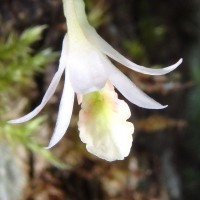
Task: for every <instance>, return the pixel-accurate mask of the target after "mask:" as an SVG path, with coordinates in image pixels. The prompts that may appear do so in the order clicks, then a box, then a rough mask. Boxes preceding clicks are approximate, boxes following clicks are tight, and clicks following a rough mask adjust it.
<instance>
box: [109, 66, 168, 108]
mask: <svg viewBox="0 0 200 200" xmlns="http://www.w3.org/2000/svg"><path fill="white" fill-rule="evenodd" d="M109 68H110V70H111V71H112V73H110V74H111V75H110V81H111V82H112V83H113V85H114V86H115V87H116V88H117V89H118V90H119V92H120V93H121V94H122V95H123V96H124V97H125V98H126V99H128V100H129V101H130V102H131V103H134V104H136V105H137V106H139V107H142V108H147V109H162V108H165V107H167V106H163V105H161V104H160V103H158V102H156V101H155V100H154V99H152V98H151V97H149V96H148V95H146V94H145V93H144V92H142V91H141V90H140V89H139V88H138V87H137V86H136V85H135V84H134V83H133V82H132V81H131V80H130V79H129V78H127V77H126V76H125V75H124V74H123V73H122V72H121V71H119V70H118V69H117V68H116V67H115V66H113V65H112V64H111V63H110V66H109Z"/></svg>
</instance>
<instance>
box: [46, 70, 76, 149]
mask: <svg viewBox="0 0 200 200" xmlns="http://www.w3.org/2000/svg"><path fill="white" fill-rule="evenodd" d="M73 104H74V91H73V89H72V87H71V84H70V81H69V73H68V70H65V84H64V90H63V94H62V98H61V102H60V106H59V112H58V118H57V122H56V127H55V130H54V133H53V136H52V138H51V140H50V142H49V146H48V147H47V149H49V148H51V147H53V146H54V145H55V144H57V143H58V142H59V141H60V139H61V138H62V137H63V136H64V134H65V132H66V131H67V128H68V126H69V123H70V120H71V116H72V110H73Z"/></svg>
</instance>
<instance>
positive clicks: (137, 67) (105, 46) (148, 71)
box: [84, 26, 183, 75]
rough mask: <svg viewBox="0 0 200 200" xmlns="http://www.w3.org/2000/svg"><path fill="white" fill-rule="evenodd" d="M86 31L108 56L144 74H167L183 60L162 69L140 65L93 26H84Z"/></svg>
mask: <svg viewBox="0 0 200 200" xmlns="http://www.w3.org/2000/svg"><path fill="white" fill-rule="evenodd" d="M84 31H85V33H86V34H87V38H88V40H89V41H90V42H91V43H92V44H93V45H95V46H96V47H97V48H98V49H99V50H100V51H101V52H103V53H105V54H106V55H107V56H109V57H110V58H112V59H114V60H116V61H117V62H119V63H121V64H122V65H124V66H126V67H128V68H130V69H132V70H134V71H137V72H140V73H143V74H149V75H163V74H167V73H169V72H171V71H173V70H174V69H176V68H177V67H178V66H179V65H180V64H181V63H182V61H183V60H182V58H181V59H180V60H179V61H178V62H177V63H175V64H173V65H170V66H168V67H165V68H162V69H152V68H147V67H144V66H140V65H137V64H135V63H134V62H131V61H130V60H128V59H127V58H126V57H124V56H123V55H121V54H120V53H119V52H118V51H116V50H115V49H114V48H113V47H112V46H111V45H109V44H108V43H107V42H106V41H105V40H104V39H103V38H102V37H101V36H99V35H98V33H97V32H96V31H95V30H94V29H93V28H92V27H89V26H88V27H87V28H84Z"/></svg>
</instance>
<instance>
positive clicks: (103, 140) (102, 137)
mask: <svg viewBox="0 0 200 200" xmlns="http://www.w3.org/2000/svg"><path fill="white" fill-rule="evenodd" d="M81 108H82V109H81V111H80V113H79V122H78V128H79V131H80V139H81V141H82V142H84V143H86V148H87V150H88V151H89V152H91V153H93V154H94V155H96V156H98V157H100V158H102V159H105V160H107V161H114V160H122V159H124V157H126V156H128V154H129V152H130V149H131V146H132V140H133V139H132V134H133V132H134V127H133V124H132V123H130V122H127V121H126V120H127V119H128V118H129V117H130V108H129V107H128V105H127V103H126V102H125V101H123V100H119V99H118V96H117V93H116V92H115V91H114V88H113V87H110V85H108V84H106V86H105V87H104V88H103V89H102V90H101V91H99V92H96V93H90V94H87V95H84V96H83V99H82V105H81Z"/></svg>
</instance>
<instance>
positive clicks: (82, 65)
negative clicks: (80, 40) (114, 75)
mask: <svg viewBox="0 0 200 200" xmlns="http://www.w3.org/2000/svg"><path fill="white" fill-rule="evenodd" d="M106 59H107V58H106V57H105V56H103V55H102V54H101V53H100V52H99V51H98V50H97V49H96V48H94V47H92V46H91V45H90V44H87V45H85V46H81V45H80V46H79V47H78V48H76V47H74V46H73V47H71V46H70V49H69V73H70V81H71V84H72V87H73V89H74V91H75V92H76V93H78V94H85V93H88V92H92V91H96V90H99V89H101V88H102V87H103V86H104V85H105V83H106V81H107V79H108V74H107V72H106V69H105V65H106V63H107V60H106Z"/></svg>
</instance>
